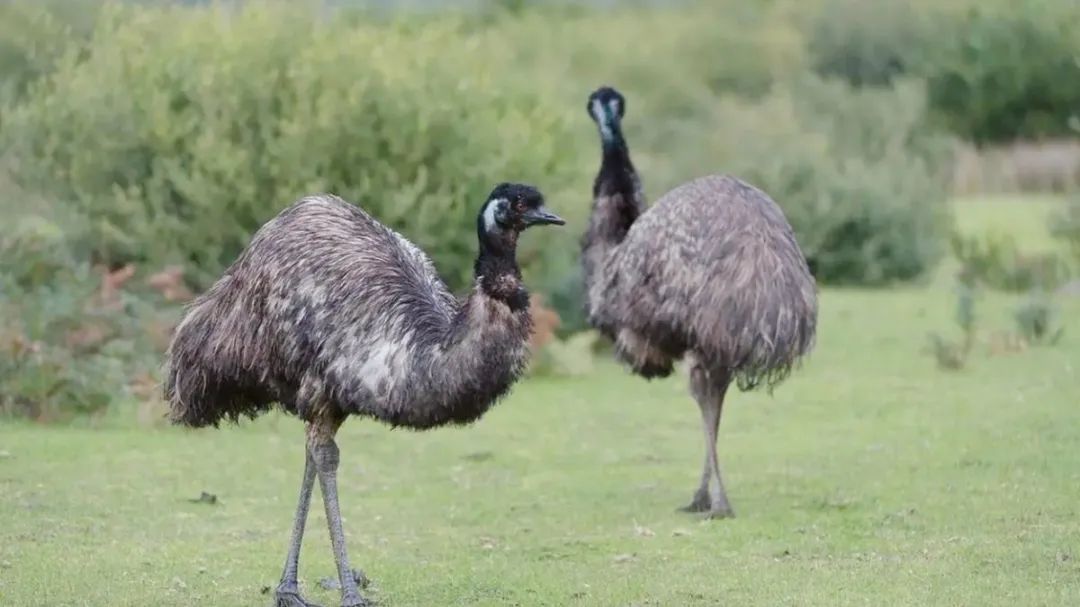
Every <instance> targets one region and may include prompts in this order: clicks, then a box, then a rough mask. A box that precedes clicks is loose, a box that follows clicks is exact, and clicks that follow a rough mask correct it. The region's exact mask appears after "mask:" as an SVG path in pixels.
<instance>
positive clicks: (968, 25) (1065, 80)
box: [801, 0, 1080, 143]
mask: <svg viewBox="0 0 1080 607" xmlns="http://www.w3.org/2000/svg"><path fill="white" fill-rule="evenodd" d="M801 13H803V21H804V22H805V23H806V25H804V27H803V29H805V30H806V32H807V49H808V53H809V55H810V58H809V61H810V63H811V64H812V65H813V66H814V68H815V69H816V70H817V71H818V72H819V73H820V74H823V75H835V76H840V77H843V78H846V79H847V80H848V81H849V82H851V83H853V84H855V85H880V84H886V83H888V82H890V81H891V80H892V79H893V78H894V77H896V76H899V75H909V76H914V77H920V78H924V79H925V80H926V81H927V83H928V92H929V96H930V105H931V108H932V109H933V110H934V113H935V115H936V116H937V119H938V122H939V124H940V125H941V126H943V127H944V128H946V129H949V130H951V131H952V132H954V133H955V134H957V135H959V136H960V137H963V138H965V139H969V140H971V141H975V142H978V143H987V142H1002V141H1011V140H1013V139H1015V138H1044V137H1051V136H1066V135H1069V134H1071V128H1072V127H1074V126H1075V125H1076V124H1077V123H1078V121H1080V62H1078V61H1077V58H1078V57H1080V4H1078V3H1076V2H1072V1H1071V0H1021V1H1019V2H1017V1H1014V0H990V1H988V2H987V1H983V0H958V1H955V2H948V3H940V2H930V1H928V0H918V1H915V2H908V1H901V0H883V1H880V2H862V1H859V0H822V1H821V2H818V3H809V4H808V5H806V6H804V7H803V8H802V9H801ZM805 13H809V15H805Z"/></svg>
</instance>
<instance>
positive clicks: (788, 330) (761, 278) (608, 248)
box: [582, 87, 817, 516]
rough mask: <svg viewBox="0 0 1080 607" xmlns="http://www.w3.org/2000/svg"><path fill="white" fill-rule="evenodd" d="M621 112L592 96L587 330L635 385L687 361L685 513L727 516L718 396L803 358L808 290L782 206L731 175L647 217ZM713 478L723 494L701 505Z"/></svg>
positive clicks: (811, 310)
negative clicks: (693, 468) (692, 420)
mask: <svg viewBox="0 0 1080 607" xmlns="http://www.w3.org/2000/svg"><path fill="white" fill-rule="evenodd" d="M625 109H626V101H625V99H624V98H623V97H622V95H620V94H619V93H618V92H617V91H615V90H614V89H611V88H607V87H604V88H601V89H599V90H597V91H596V92H594V93H593V94H592V95H591V96H590V97H589V102H588V111H589V114H590V116H592V117H593V119H594V120H595V121H596V123H597V126H598V128H599V131H600V137H601V144H602V150H603V157H602V162H601V167H600V171H599V173H598V175H597V177H596V181H595V182H594V186H593V211H592V218H591V220H590V223H589V229H588V231H587V233H586V235H585V238H584V240H583V243H582V249H583V257H582V261H583V264H584V270H585V281H586V289H587V291H586V300H587V301H586V309H587V313H588V317H589V321H590V323H592V324H593V326H595V327H596V328H598V329H599V330H600V331H601V332H603V333H604V334H606V335H608V336H609V337H610V338H612V339H613V340H615V345H616V354H617V356H618V357H619V358H620V359H621V360H623V361H624V362H625V363H627V364H628V365H629V366H630V368H631V369H632V370H633V371H634V372H635V373H637V374H639V375H642V376H644V377H647V378H651V377H662V376H666V375H669V374H670V373H671V372H672V370H673V368H674V362H675V361H677V360H679V359H680V358H682V357H683V356H684V355H689V357H690V358H691V359H692V367H693V371H692V373H691V379H692V384H693V385H692V388H693V390H692V391H693V393H694V395H695V397H696V398H697V399H698V401H699V403H700V404H701V406H702V413H703V416H704V417H703V420H704V421H705V426H706V427H705V433H706V441H707V450H706V451H707V452H706V465H705V471H704V473H703V484H702V487H701V488H699V490H698V494H697V495H696V497H695V503H694V504H692V505H691V507H690V508H691V509H693V510H703V509H704V510H708V511H710V512H711V513H712V514H713V515H716V516H727V515H730V514H731V509H730V506H729V505H728V503H727V498H726V496H725V495H724V494H723V489H722V483H721V482H720V477H719V468H718V466H715V442H716V441H715V434H716V430H715V424H718V423H719V412H720V408H721V406H722V402H723V397H724V394H725V393H726V391H727V388H728V385H729V384H730V383H732V382H735V383H737V385H739V387H740V388H742V389H744V390H746V389H752V388H754V387H757V386H759V385H762V384H764V385H766V386H768V387H769V388H770V389H771V388H772V387H773V386H775V385H776V384H778V383H780V382H781V381H782V380H783V379H784V378H786V377H787V375H788V374H789V373H790V372H791V370H792V368H793V367H794V366H795V365H796V364H797V363H798V361H799V360H800V358H801V357H802V356H804V355H805V354H806V353H808V352H809V351H810V349H811V348H812V346H813V343H814V336H815V330H816V324H817V295H816V288H815V284H814V280H813V278H812V276H811V275H810V271H809V268H808V267H807V263H806V259H805V257H804V256H803V254H802V252H801V251H800V249H799V246H798V243H797V242H796V241H795V235H794V231H793V230H792V228H791V226H790V224H789V223H788V222H787V220H786V219H785V217H784V214H783V211H781V209H780V207H779V206H778V205H777V204H776V203H775V202H774V201H773V200H772V199H771V198H769V197H768V196H767V195H766V194H765V193H764V192H762V191H761V190H758V189H757V188H754V187H753V186H750V185H748V184H746V183H744V182H742V181H740V180H738V179H736V178H734V177H729V176H709V177H702V178H700V179H695V180H693V181H691V182H689V183H686V184H683V185H681V186H679V187H677V188H675V189H673V190H672V191H670V192H668V193H667V194H665V195H664V196H663V197H661V198H660V200H658V201H657V202H656V204H654V205H653V206H652V207H649V208H648V209H646V206H645V201H644V196H643V195H642V192H641V185H640V180H639V178H638V175H637V172H636V171H635V169H634V166H633V163H632V162H631V161H630V153H629V150H628V148H627V145H626V141H625V139H624V137H623V135H622V129H621V119H622V116H623V114H624V112H625ZM702 401H706V402H702ZM714 417H715V422H714V420H713V418H714ZM711 427H712V428H711ZM710 452H711V455H710ZM710 458H711V459H712V460H713V463H712V464H711V463H710ZM710 468H715V470H711V469H710ZM712 477H715V478H716V481H717V484H718V485H719V486H720V490H719V492H715V491H714V492H713V495H712V496H711V498H710V495H709V494H708V492H709V486H708V485H709V482H708V481H709V479H710V478H712Z"/></svg>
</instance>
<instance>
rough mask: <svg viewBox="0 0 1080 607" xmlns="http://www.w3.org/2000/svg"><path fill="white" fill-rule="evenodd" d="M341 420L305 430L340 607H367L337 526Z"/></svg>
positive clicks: (340, 527)
mask: <svg viewBox="0 0 1080 607" xmlns="http://www.w3.org/2000/svg"><path fill="white" fill-rule="evenodd" d="M339 426H341V420H340V419H335V420H332V421H316V422H313V423H312V424H311V425H310V426H308V448H309V449H310V450H311V456H312V458H314V460H315V469H316V470H317V471H318V473H319V486H320V487H321V488H322V494H323V504H324V505H325V506H326V522H327V525H328V526H329V528H330V543H331V544H332V545H333V547H334V561H335V562H336V563H337V569H338V579H339V580H340V581H341V605H342V607H365V606H367V605H368V604H369V603H368V602H367V601H365V600H364V598H363V597H362V596H360V590H359V588H357V584H356V578H355V577H353V572H352V569H350V568H349V556H348V554H347V553H346V550H345V532H344V530H343V529H342V526H341V509H340V508H339V506H338V492H337V469H338V462H339V461H340V460H341V457H340V451H339V450H338V446H337V443H335V442H334V434H335V433H337V429H338V427H339Z"/></svg>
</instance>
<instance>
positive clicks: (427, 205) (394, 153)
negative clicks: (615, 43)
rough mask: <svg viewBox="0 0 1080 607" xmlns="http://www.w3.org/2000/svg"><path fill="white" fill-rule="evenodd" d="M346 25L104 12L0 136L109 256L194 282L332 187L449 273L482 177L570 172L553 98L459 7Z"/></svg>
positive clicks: (463, 245) (256, 16)
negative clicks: (184, 272) (508, 71)
mask: <svg viewBox="0 0 1080 607" xmlns="http://www.w3.org/2000/svg"><path fill="white" fill-rule="evenodd" d="M346 27H347V26H344V25H338V24H337V23H336V22H335V23H320V22H318V21H317V20H316V18H315V16H314V15H313V14H312V13H311V12H310V11H308V10H307V9H305V8H297V9H289V8H285V7H281V6H278V7H273V8H247V9H243V11H242V12H241V13H239V14H231V13H228V12H226V11H224V10H202V11H193V10H180V9H175V10H152V11H151V10H146V11H142V12H140V13H138V14H137V15H136V16H135V17H134V18H126V17H123V16H122V15H120V14H114V15H111V16H109V17H106V18H105V19H104V20H103V23H102V25H101V26H100V27H99V29H98V31H97V32H96V33H95V34H94V38H93V40H92V42H91V49H92V52H91V54H90V56H89V57H88V58H86V59H85V60H82V59H80V58H78V57H75V56H72V55H69V56H68V57H67V58H66V59H65V60H64V61H63V62H62V63H61V65H60V67H59V68H58V70H57V71H56V72H55V73H54V74H53V76H52V77H51V78H50V79H49V80H48V82H47V83H45V84H43V85H41V86H39V87H37V88H36V90H35V91H34V93H33V94H32V95H31V98H30V101H29V102H28V103H26V104H24V105H23V106H21V107H20V108H19V109H18V110H16V111H14V112H12V113H11V115H10V118H9V120H8V124H7V125H6V127H5V132H4V136H5V139H6V142H7V143H8V144H9V145H11V146H12V147H13V148H14V149H16V150H17V153H18V154H19V155H20V156H21V157H22V158H23V159H24V160H25V163H24V166H26V167H28V168H29V169H32V171H33V172H30V171H24V172H23V176H24V178H33V183H34V184H36V185H39V186H45V187H48V188H50V193H51V194H52V195H54V196H57V197H59V198H60V199H63V200H70V201H71V202H72V203H73V205H74V208H75V210H77V212H79V213H80V214H82V215H83V216H85V217H86V218H87V219H88V220H89V226H90V228H89V229H90V234H89V237H90V240H91V242H92V244H93V253H94V256H95V258H96V259H98V260H100V261H102V262H104V263H106V264H108V265H116V264H120V263H125V262H129V261H134V262H149V263H151V264H152V265H158V264H161V263H165V262H181V263H183V264H184V265H186V266H188V267H191V268H193V269H194V270H195V271H196V272H197V274H196V275H195V277H196V278H197V279H199V280H198V283H199V284H200V285H203V286H205V285H206V284H207V280H208V279H209V277H211V276H212V275H214V274H216V273H217V272H218V271H220V269H221V268H222V266H223V265H225V264H227V263H228V262H229V261H231V260H232V259H233V258H234V257H235V255H236V254H237V253H238V251H239V250H240V248H241V247H242V246H243V245H244V244H245V243H246V241H247V239H248V237H249V236H250V234H251V233H252V231H253V230H254V229H255V228H256V227H258V225H260V224H261V223H262V222H263V221H265V220H267V219H268V218H270V217H271V216H273V215H274V214H275V213H276V212H277V211H279V210H280V209H281V208H283V207H284V206H285V205H287V204H288V203H290V202H291V201H292V200H294V199H295V198H297V197H298V196H301V195H303V194H307V193H310V192H318V191H331V192H334V193H336V194H339V195H341V196H343V197H345V198H347V199H350V200H352V201H355V202H357V203H359V204H360V205H361V206H363V207H364V208H365V209H367V210H369V211H371V212H373V213H374V214H375V215H376V216H378V217H379V218H380V219H382V220H383V221H385V222H386V223H388V224H390V225H392V226H393V227H395V228H398V229H400V230H402V231H403V232H405V233H406V234H408V235H409V236H410V237H412V238H413V239H415V240H416V241H417V242H418V243H419V244H420V245H421V246H422V247H424V248H426V249H428V250H430V251H432V252H433V254H434V256H435V258H436V262H437V263H438V264H439V267H440V268H441V269H443V270H444V271H446V272H447V278H448V279H449V280H451V281H452V282H453V283H454V284H456V285H461V284H462V283H463V282H464V279H465V278H466V277H467V275H468V273H469V271H470V269H471V261H472V258H473V257H474V256H475V249H476V244H475V229H474V226H475V223H474V222H475V213H476V212H477V208H478V206H479V204H480V203H481V202H482V201H483V198H484V196H486V194H487V192H488V191H490V189H491V187H492V186H493V185H494V184H495V183H497V182H498V181H502V180H520V181H527V182H535V183H538V184H539V185H541V186H543V187H544V189H545V190H547V191H548V194H549V195H557V194H558V193H559V188H560V187H565V184H567V183H568V182H570V181H572V180H571V178H570V176H571V175H572V174H573V171H574V170H575V167H576V166H577V164H578V163H576V162H574V156H573V154H572V153H569V154H568V153H567V152H568V150H567V149H566V148H565V146H564V145H561V144H562V143H563V142H565V141H566V139H567V137H568V136H567V135H566V125H565V123H564V121H563V118H562V116H564V115H565V113H564V112H563V110H562V108H558V107H556V108H552V107H551V106H550V104H547V103H546V102H545V100H543V98H542V97H540V96H537V95H535V94H534V91H531V90H527V89H524V88H521V87H518V88H514V87H512V86H508V85H506V84H504V83H502V82H500V81H499V80H498V79H497V78H495V77H494V76H493V74H492V73H490V72H489V71H488V70H486V69H485V68H484V64H485V60H484V56H485V52H486V50H485V48H483V46H482V45H480V44H469V43H466V44H461V40H460V38H459V36H458V34H457V32H456V31H455V29H454V28H455V24H454V23H448V24H441V25H440V24H427V25H425V26H424V27H421V28H409V27H406V26H397V27H394V26H363V25H358V26H355V27H349V28H348V29H345V28H346ZM463 66H471V67H470V68H465V67H463ZM570 151H571V152H572V150H570ZM524 257H525V258H529V255H528V254H525V255H524Z"/></svg>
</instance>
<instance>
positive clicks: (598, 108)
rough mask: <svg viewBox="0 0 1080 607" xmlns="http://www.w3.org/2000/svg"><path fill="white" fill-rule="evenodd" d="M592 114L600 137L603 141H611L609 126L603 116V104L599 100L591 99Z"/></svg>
mask: <svg viewBox="0 0 1080 607" xmlns="http://www.w3.org/2000/svg"><path fill="white" fill-rule="evenodd" d="M592 113H593V116H594V117H595V118H596V124H597V125H598V126H599V127H600V136H601V137H603V138H604V139H611V125H609V124H608V123H607V117H606V116H605V114H604V104H603V103H602V102H601V101H600V100H599V99H593V102H592Z"/></svg>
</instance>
